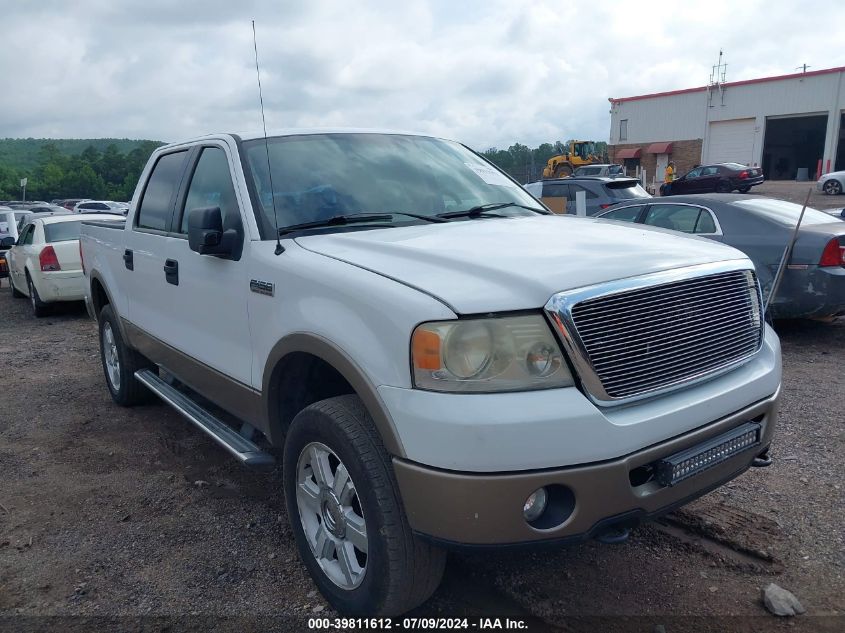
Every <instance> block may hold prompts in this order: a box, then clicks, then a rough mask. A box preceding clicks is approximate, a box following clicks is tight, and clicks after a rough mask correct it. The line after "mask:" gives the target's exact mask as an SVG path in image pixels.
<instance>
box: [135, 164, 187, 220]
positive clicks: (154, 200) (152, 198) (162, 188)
mask: <svg viewBox="0 0 845 633" xmlns="http://www.w3.org/2000/svg"><path fill="white" fill-rule="evenodd" d="M187 156H188V151H187V150H181V151H178V152H172V153H170V154H164V155H162V156H160V157H159V159H158V160H157V161H156V164H155V166H154V167H153V171H152V173H151V174H150V177H149V179H148V180H147V184H146V187H145V188H144V194H143V197H142V198H141V202H140V203H139V205H138V211H137V213H136V217H135V226H136V227H137V228H139V229H148V230H153V231H162V232H164V231H167V230H168V227H169V225H170V220H171V217H172V215H173V205H174V204H175V198H176V192H177V190H178V189H179V184H180V181H181V178H182V171H183V167H184V164H185V159H186V158H187Z"/></svg>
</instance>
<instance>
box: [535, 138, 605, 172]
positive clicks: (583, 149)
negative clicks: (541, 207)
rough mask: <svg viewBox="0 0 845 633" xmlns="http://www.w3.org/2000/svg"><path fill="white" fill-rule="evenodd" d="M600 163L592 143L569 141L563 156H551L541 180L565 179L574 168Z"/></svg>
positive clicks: (600, 160)
mask: <svg viewBox="0 0 845 633" xmlns="http://www.w3.org/2000/svg"><path fill="white" fill-rule="evenodd" d="M600 162H602V158H601V156H598V155H597V154H596V144H595V143H594V142H593V141H571V142H570V143H569V149H568V150H567V151H566V152H564V153H563V154H558V155H557V156H552V157H551V158H550V159H549V161H548V162H547V163H546V167H545V168H544V169H543V178H566V177H567V176H571V175H572V172H573V171H575V168H576V167H581V166H582V165H592V164H594V163H600Z"/></svg>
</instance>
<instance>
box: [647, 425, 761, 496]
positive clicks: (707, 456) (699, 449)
mask: <svg viewBox="0 0 845 633" xmlns="http://www.w3.org/2000/svg"><path fill="white" fill-rule="evenodd" d="M760 429H761V426H760V425H759V424H758V423H757V422H746V423H745V424H743V425H742V426H738V427H737V428H735V429H733V430H731V431H728V432H727V433H723V434H722V435H719V436H717V437H714V438H712V439H709V440H707V441H706V442H702V443H701V444H698V445H697V446H693V447H692V448H688V449H687V450H685V451H681V452H680V453H675V454H674V455H670V456H669V457H664V458H663V459H661V460H659V461H657V462H655V464H654V470H655V475H656V479H657V481H658V482H659V483H660V484H662V485H664V486H674V485H675V484H676V483H678V482H680V481H683V480H684V479H689V478H690V477H692V476H693V475H697V474H698V473H700V472H702V471H704V470H707V469H708V468H711V467H713V466H715V465H716V464H721V463H722V462H724V461H725V460H727V459H730V458H731V457H734V456H736V455H738V454H739V453H743V452H745V451H747V450H750V449H752V448H754V447H755V446H759V445H760Z"/></svg>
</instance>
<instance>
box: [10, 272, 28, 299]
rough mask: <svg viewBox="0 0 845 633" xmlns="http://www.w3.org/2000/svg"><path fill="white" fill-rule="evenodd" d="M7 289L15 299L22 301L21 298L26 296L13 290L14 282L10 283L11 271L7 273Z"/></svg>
mask: <svg viewBox="0 0 845 633" xmlns="http://www.w3.org/2000/svg"><path fill="white" fill-rule="evenodd" d="M9 289H10V290H11V291H12V296H13V297H14V298H15V299H23V297H25V296H26V295H24V293H22V292H21V291H20V290H18V289H17V288H15V282H14V281H12V272H11V271H9Z"/></svg>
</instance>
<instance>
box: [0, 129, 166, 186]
mask: <svg viewBox="0 0 845 633" xmlns="http://www.w3.org/2000/svg"><path fill="white" fill-rule="evenodd" d="M60 142H61V141H56V142H53V141H47V142H44V143H43V144H41V145H40V147H39V149H38V150H37V154H36V155H35V156H34V157H33V158H32V160H31V161H30V162H31V163H33V165H32V166H30V167H29V168H26V167H21V166H19V165H15V164H11V165H10V164H8V159H7V163H5V164H0V200H9V199H12V200H20V198H21V187H20V181H21V179H22V178H26V179H27V181H28V182H27V186H26V197H27V200H52V199H55V198H94V199H100V200H123V201H126V200H129V199H130V198H131V197H132V193H133V192H134V191H135V185H136V184H137V183H138V177H139V176H140V175H141V170H142V169H143V168H144V165H145V164H146V162H147V159H148V158H149V157H150V154H151V153H152V151H153V150H154V149H155V148H156V147H158V146H159V145H161V144H162V143H160V142H158V141H133V142H132V143H131V145H132V146H134V147H132V149H131V150H129V151H125V152H124V151H121V150H120V149H119V147H118V144H116V143H110V144H109V145H107V146H106V147H105V149H103V150H102V151H101V150H99V149H97V148H96V147H95V146H94V145H93V144H90V145H88V146H87V147H86V148H85V149H84V150H83V151H82V152H80V153H67V152H66V151H64V152H63V151H62V150H61V149H60V148H59V143H60ZM124 145H125V144H124Z"/></svg>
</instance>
